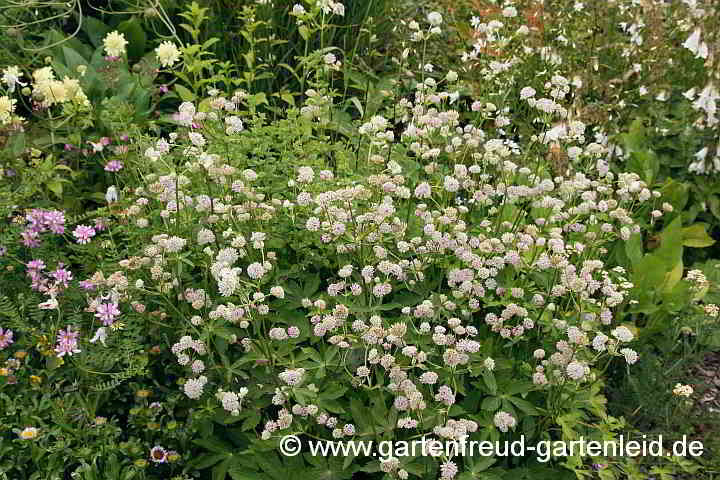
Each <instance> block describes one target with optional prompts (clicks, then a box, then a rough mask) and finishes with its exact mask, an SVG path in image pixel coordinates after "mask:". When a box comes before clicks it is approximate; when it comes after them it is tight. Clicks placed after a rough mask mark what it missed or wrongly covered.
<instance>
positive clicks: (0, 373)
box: [0, 367, 10, 377]
mask: <svg viewBox="0 0 720 480" xmlns="http://www.w3.org/2000/svg"><path fill="white" fill-rule="evenodd" d="M8 375H10V369H9V368H5V367H0V377H7V376H8Z"/></svg>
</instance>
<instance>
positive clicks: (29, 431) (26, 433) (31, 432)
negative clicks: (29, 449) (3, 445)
mask: <svg viewBox="0 0 720 480" xmlns="http://www.w3.org/2000/svg"><path fill="white" fill-rule="evenodd" d="M39 433H40V430H38V429H37V428H35V427H25V430H23V431H22V432H20V438H22V439H23V440H32V439H33V438H36V437H37V436H38V434H39Z"/></svg>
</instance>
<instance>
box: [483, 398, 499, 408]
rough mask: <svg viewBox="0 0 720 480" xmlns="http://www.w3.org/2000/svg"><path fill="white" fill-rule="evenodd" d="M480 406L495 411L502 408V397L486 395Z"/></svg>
mask: <svg viewBox="0 0 720 480" xmlns="http://www.w3.org/2000/svg"><path fill="white" fill-rule="evenodd" d="M480 408H481V409H483V410H487V411H489V412H494V411H495V410H497V409H498V408H500V398H498V397H485V399H484V400H483V401H482V404H481V405H480Z"/></svg>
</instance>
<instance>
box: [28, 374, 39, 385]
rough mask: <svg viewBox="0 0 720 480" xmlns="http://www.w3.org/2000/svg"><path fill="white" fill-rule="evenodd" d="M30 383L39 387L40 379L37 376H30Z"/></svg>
mask: <svg viewBox="0 0 720 480" xmlns="http://www.w3.org/2000/svg"><path fill="white" fill-rule="evenodd" d="M30 383H32V384H33V385H40V384H41V383H42V377H38V376H37V375H30Z"/></svg>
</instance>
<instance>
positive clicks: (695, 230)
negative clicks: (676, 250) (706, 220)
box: [682, 223, 715, 248]
mask: <svg viewBox="0 0 720 480" xmlns="http://www.w3.org/2000/svg"><path fill="white" fill-rule="evenodd" d="M682 235H683V245H685V246H686V247H694V248H704V247H709V246H710V245H713V244H714V243H715V240H713V239H712V238H711V237H710V235H708V233H707V230H705V224H703V223H695V224H693V225H690V226H689V227H685V228H683V229H682Z"/></svg>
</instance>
